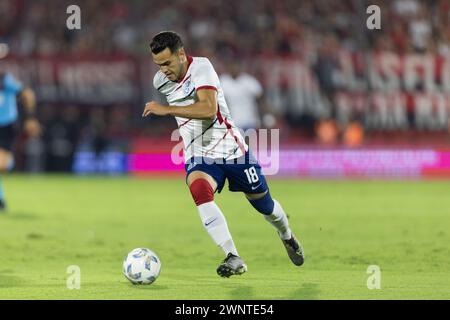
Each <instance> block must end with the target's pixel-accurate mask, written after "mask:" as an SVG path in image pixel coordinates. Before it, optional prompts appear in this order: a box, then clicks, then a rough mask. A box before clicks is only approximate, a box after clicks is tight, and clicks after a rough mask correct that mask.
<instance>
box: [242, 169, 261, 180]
mask: <svg viewBox="0 0 450 320" xmlns="http://www.w3.org/2000/svg"><path fill="white" fill-rule="evenodd" d="M244 172H245V174H246V175H247V179H248V183H255V182H258V180H259V177H258V174H257V173H256V169H255V167H250V168H249V169H245V170H244Z"/></svg>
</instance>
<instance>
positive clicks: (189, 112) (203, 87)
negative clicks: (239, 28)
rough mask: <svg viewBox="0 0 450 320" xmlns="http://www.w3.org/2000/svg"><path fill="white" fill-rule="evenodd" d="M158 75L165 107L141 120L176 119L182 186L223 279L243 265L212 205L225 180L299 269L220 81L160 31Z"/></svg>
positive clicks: (148, 108) (294, 246) (299, 254)
mask: <svg viewBox="0 0 450 320" xmlns="http://www.w3.org/2000/svg"><path fill="white" fill-rule="evenodd" d="M150 49H151V52H152V58H153V62H154V63H155V64H157V65H158V66H159V71H158V72H157V73H156V75H155V77H154V79H153V85H154V87H155V88H156V89H157V90H158V91H159V92H161V93H162V94H163V95H165V96H166V99H167V102H168V103H169V105H168V106H165V105H161V104H159V103H157V102H155V101H151V102H149V103H147V104H146V105H145V109H144V112H143V114H142V116H143V117H146V116H149V115H151V114H154V115H158V116H174V117H175V119H176V121H177V123H178V127H179V130H180V135H181V137H182V139H183V143H184V155H185V160H186V164H185V170H186V183H187V185H188V187H189V190H190V192H191V194H192V197H193V199H194V202H195V204H196V206H197V209H198V212H199V215H200V218H201V220H202V223H203V226H204V227H205V229H206V231H207V232H208V233H209V235H210V236H211V238H212V240H213V241H214V242H215V243H216V245H217V246H219V247H220V248H222V250H223V251H224V253H225V259H224V260H223V262H222V263H221V264H220V265H219V267H218V268H217V273H218V274H219V275H220V276H222V277H229V276H232V275H240V274H242V273H244V272H246V271H247V266H246V264H245V263H244V261H243V260H242V258H241V257H240V256H239V254H238V251H237V249H236V246H235V244H234V242H233V239H232V237H231V234H230V232H229V230H228V226H227V222H226V220H225V217H224V215H223V214H222V212H221V210H220V208H219V207H218V206H217V205H216V203H215V202H214V194H215V192H216V191H217V192H219V193H220V192H221V191H222V188H223V187H224V184H225V180H228V184H229V190H230V191H238V192H243V193H245V195H246V197H247V199H248V201H249V202H250V204H251V205H252V206H253V207H254V208H255V209H256V210H257V211H259V212H260V213H262V214H263V216H264V218H265V219H266V220H267V221H268V222H269V223H270V224H272V225H273V226H274V227H275V228H276V230H277V232H278V234H279V236H280V238H281V240H282V242H283V244H284V246H285V248H286V250H287V253H288V255H289V257H290V259H291V260H292V262H293V263H294V264H295V265H297V266H300V265H302V264H303V261H304V254H303V249H302V246H301V245H300V243H299V242H298V240H297V239H296V237H295V236H294V234H293V233H292V231H291V229H290V228H289V224H288V220H287V217H286V214H285V212H284V211H283V208H282V207H281V205H280V204H279V203H278V202H277V201H276V200H274V199H272V197H271V195H270V192H269V188H268V186H267V183H266V179H265V177H264V175H263V174H262V172H261V167H260V165H259V164H258V162H257V161H256V160H255V158H254V157H253V156H252V154H251V153H250V151H249V148H248V146H247V145H246V143H245V141H244V139H243V137H242V136H241V134H240V133H239V130H238V129H237V127H236V126H235V125H234V123H233V121H232V119H231V116H230V112H229V110H228V107H227V104H226V102H225V98H224V93H223V91H222V88H221V85H220V81H219V78H218V76H217V73H216V71H215V70H214V68H213V66H212V64H211V63H210V61H209V60H208V59H207V58H203V57H191V56H188V55H186V52H185V50H184V48H183V43H182V40H181V38H180V36H179V35H178V34H176V33H175V32H169V31H165V32H161V33H158V34H157V35H155V37H154V38H153V39H152V42H151V44H150Z"/></svg>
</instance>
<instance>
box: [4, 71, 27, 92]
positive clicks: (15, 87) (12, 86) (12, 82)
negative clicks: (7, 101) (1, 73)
mask: <svg viewBox="0 0 450 320" xmlns="http://www.w3.org/2000/svg"><path fill="white" fill-rule="evenodd" d="M3 81H4V87H5V89H6V90H9V91H12V92H14V93H16V94H17V93H19V92H20V91H22V89H23V86H22V83H20V82H19V81H18V80H16V78H14V77H13V75H12V74H10V73H7V74H6V75H5V78H4V80H3Z"/></svg>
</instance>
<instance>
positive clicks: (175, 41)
mask: <svg viewBox="0 0 450 320" xmlns="http://www.w3.org/2000/svg"><path fill="white" fill-rule="evenodd" d="M182 46H183V41H181V37H180V36H179V35H178V34H177V33H176V32H173V31H163V32H160V33H158V34H157V35H156V36H154V37H153V39H152V42H151V43H150V49H151V50H152V52H153V53H154V54H158V53H160V52H161V51H163V50H164V49H165V48H169V49H170V52H171V53H174V52H176V51H177V50H178V49H180V48H181V47H182Z"/></svg>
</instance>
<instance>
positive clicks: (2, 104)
mask: <svg viewBox="0 0 450 320" xmlns="http://www.w3.org/2000/svg"><path fill="white" fill-rule="evenodd" d="M17 97H19V99H20V102H21V104H22V105H23V107H24V117H25V121H24V129H25V131H26V132H27V133H28V134H29V135H30V136H37V135H38V134H39V132H40V126H39V123H38V121H37V120H36V118H35V117H34V112H35V107H36V99H35V96H34V92H33V91H32V90H31V89H29V88H24V87H23V86H22V84H21V83H20V82H19V81H18V80H17V79H16V78H14V76H13V75H12V74H10V73H0V172H1V173H3V172H7V171H11V170H12V169H13V167H14V154H13V144H14V138H15V135H16V122H17V120H18V116H19V112H18V109H17ZM5 209H6V203H5V195H4V193H3V188H2V184H1V181H0V212H2V211H4V210H5Z"/></svg>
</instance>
